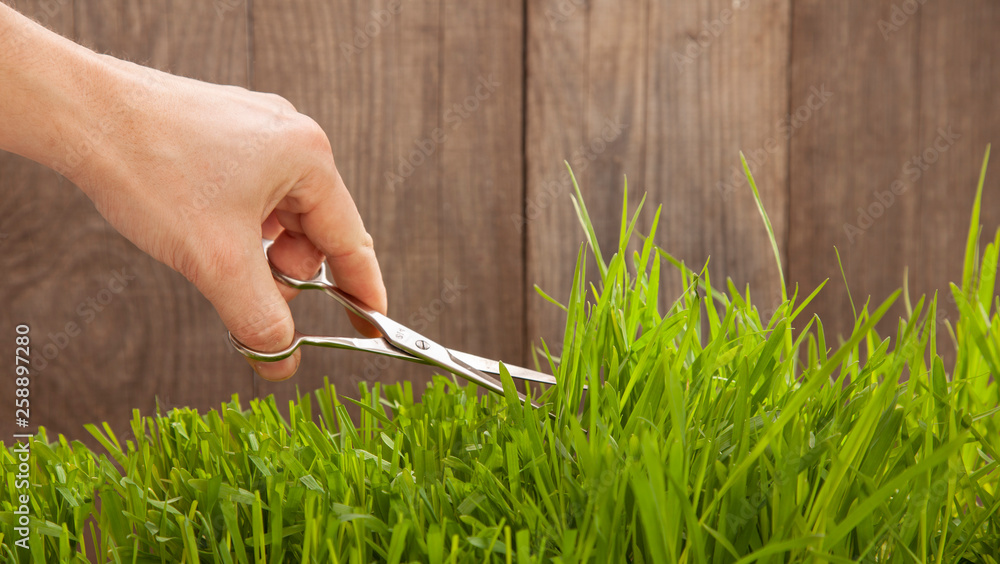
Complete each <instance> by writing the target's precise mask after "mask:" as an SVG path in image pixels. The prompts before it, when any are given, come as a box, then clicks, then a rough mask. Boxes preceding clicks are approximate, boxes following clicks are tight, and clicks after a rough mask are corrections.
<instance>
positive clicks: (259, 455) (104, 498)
mask: <svg viewBox="0 0 1000 564" xmlns="http://www.w3.org/2000/svg"><path fill="white" fill-rule="evenodd" d="M987 156H988V155H987ZM747 173H748V177H749V170H748V171H747ZM984 174H985V163H984ZM982 184H983V183H982V181H980V184H979V187H978V189H977V196H976V201H975V206H974V210H973V214H972V225H971V226H970V230H969V240H968V241H969V242H968V245H967V248H966V262H965V267H964V271H963V272H962V283H961V286H955V285H953V286H952V288H951V292H952V294H953V296H954V297H955V300H956V302H957V303H958V307H959V311H960V314H961V316H960V318H959V320H958V322H957V323H956V324H955V326H954V327H953V328H951V329H952V335H953V338H954V340H955V342H956V344H957V355H956V360H955V362H954V364H953V365H952V366H951V367H950V370H948V369H946V367H945V366H944V361H943V359H942V357H941V356H939V355H938V353H937V349H936V346H937V345H936V343H937V340H938V339H937V331H938V324H937V321H936V312H937V309H938V301H937V300H938V296H937V295H934V296H932V297H930V298H920V299H919V300H917V301H916V302H911V301H910V299H909V296H908V295H907V296H904V299H905V301H906V304H907V308H906V311H907V317H906V318H904V319H900V320H899V323H898V325H897V330H896V334H895V335H894V336H893V337H892V338H887V337H883V336H881V335H879V334H878V333H877V332H876V330H875V326H876V324H877V323H878V321H879V320H880V319H881V318H882V317H883V316H884V315H885V313H886V311H887V310H888V308H889V307H890V306H891V305H892V304H893V303H894V301H895V300H896V299H897V298H898V297H899V295H900V293H899V292H897V293H895V294H893V295H892V296H891V297H890V298H889V299H888V300H886V301H884V302H882V303H879V304H874V303H871V302H870V301H869V302H868V303H860V302H859V303H858V307H857V309H856V310H855V325H854V327H853V330H852V331H851V332H850V334H848V335H845V336H844V337H843V338H842V339H841V340H840V341H838V342H840V343H841V344H840V345H839V346H832V345H831V344H830V342H831V339H829V337H828V336H827V335H826V333H825V331H824V329H823V324H822V322H821V321H820V320H819V319H817V318H815V317H813V318H809V319H805V318H802V317H801V314H802V312H803V311H804V308H805V307H806V305H807V304H808V302H809V301H811V300H812V299H813V298H814V297H815V295H816V292H817V291H818V290H819V289H818V288H817V289H816V290H815V291H813V292H811V293H810V294H809V295H808V296H807V297H806V298H805V299H801V300H800V299H799V295H798V290H797V289H796V290H795V292H793V294H792V296H791V297H789V296H788V293H787V290H786V289H785V288H784V285H782V296H783V299H784V302H783V303H782V305H781V306H780V307H779V308H778V309H777V311H776V312H775V313H774V314H773V316H772V317H771V318H770V319H765V318H763V317H762V316H761V312H760V311H758V310H757V308H755V307H754V306H753V305H752V302H751V300H750V296H749V293H748V292H747V293H744V294H741V293H740V292H739V291H738V290H737V288H736V287H735V286H734V285H733V284H732V283H731V282H728V283H727V284H726V285H724V286H723V287H715V286H713V285H712V281H711V278H710V276H709V275H708V272H707V270H706V269H703V270H701V271H694V270H691V269H689V268H688V267H687V266H685V265H684V264H683V263H682V262H680V261H678V260H676V259H675V258H673V257H671V256H670V255H669V254H668V253H666V252H665V251H663V250H662V249H660V248H658V247H656V246H655V245H654V244H653V242H652V239H651V238H649V237H641V236H638V235H637V234H636V232H635V230H634V229H635V225H636V221H637V218H638V217H639V210H636V211H635V212H633V213H632V214H631V218H630V217H629V213H628V202H627V200H624V201H623V207H624V211H623V214H622V221H621V229H620V231H619V233H620V240H619V242H618V247H617V249H616V252H615V253H614V254H613V255H610V256H607V257H605V256H602V255H601V251H600V249H599V247H598V245H597V238H596V235H595V233H594V231H593V226H592V224H591V222H590V220H589V217H588V215H587V210H586V206H585V205H584V204H583V199H582V195H581V194H580V190H579V187H578V186H577V185H576V183H575V180H574V189H575V193H576V197H575V198H574V204H575V205H576V209H577V211H578V213H579V215H580V220H581V224H582V225H583V226H584V231H585V234H586V239H587V242H588V245H587V246H588V247H589V248H590V251H591V253H592V255H593V256H592V259H591V260H594V261H595V262H596V263H597V264H598V269H599V271H600V276H601V279H600V280H599V281H598V283H597V284H596V285H592V284H588V283H587V281H586V279H585V273H586V271H587V270H586V263H587V260H588V258H587V255H586V248H585V247H581V250H580V255H579V259H578V264H577V269H576V272H575V276H574V279H573V286H572V289H571V292H570V296H569V300H568V301H567V302H566V303H565V304H557V305H559V307H561V308H563V309H564V310H565V312H566V315H567V325H566V331H565V334H564V340H563V343H562V347H561V351H560V354H559V356H558V357H557V356H554V355H553V354H551V351H550V350H549V348H548V347H547V346H544V345H543V353H544V355H545V357H546V360H548V362H549V364H550V365H551V366H552V367H553V370H554V371H555V374H556V376H557V378H558V380H559V382H560V384H559V385H558V386H556V387H552V388H549V389H547V390H545V391H544V392H543V393H542V394H541V396H540V397H539V398H535V399H536V400H537V401H538V402H540V403H542V404H544V407H543V408H541V409H536V408H533V407H531V406H530V405H522V404H521V403H520V402H519V401H518V399H517V395H516V393H515V390H514V388H513V384H512V382H511V380H510V377H509V374H507V373H504V374H503V375H502V380H503V382H504V388H505V392H506V393H505V394H504V395H487V396H484V397H481V396H480V394H478V393H477V390H476V389H475V388H474V387H460V386H458V385H457V384H456V383H455V381H454V379H452V378H446V377H435V379H434V381H433V383H432V384H431V385H430V386H429V387H428V388H427V389H426V390H425V391H424V392H423V394H422V397H421V398H420V399H419V400H418V399H415V397H414V391H413V390H412V388H411V386H410V384H409V383H402V384H395V385H391V386H382V385H380V384H378V383H375V384H374V385H373V386H372V387H369V386H368V385H366V384H362V385H361V386H360V389H359V394H358V399H356V400H351V401H352V402H353V403H354V404H356V405H358V406H359V407H360V409H361V413H362V415H361V418H360V420H359V421H357V422H356V421H352V420H351V418H350V417H349V416H348V413H347V410H346V409H345V406H344V405H343V404H342V403H341V400H340V396H339V395H338V393H337V390H336V389H335V388H334V386H333V385H332V384H330V383H329V381H326V382H325V383H324V386H323V387H322V388H320V389H318V390H316V391H314V392H313V393H311V394H304V395H301V396H300V397H299V398H298V400H297V401H295V402H291V403H290V404H289V406H288V415H287V416H285V415H283V414H282V413H281V412H280V411H279V409H278V406H277V405H276V402H275V401H274V399H273V398H272V397H269V398H265V399H260V400H253V401H251V402H250V403H249V405H248V406H246V407H244V406H243V405H242V404H241V403H240V401H239V399H238V398H237V397H235V396H234V397H233V398H232V401H230V402H228V403H225V404H223V405H221V406H220V407H219V408H218V409H215V410H210V411H209V412H207V413H198V412H196V411H194V410H191V409H183V408H182V409H174V410H172V411H170V412H168V413H165V414H161V413H157V414H155V415H151V416H143V415H142V414H140V413H138V412H136V413H135V416H134V418H133V420H132V433H131V435H132V436H134V437H135V438H134V439H130V440H127V441H124V444H123V443H122V442H121V441H119V439H118V438H116V437H115V434H114V432H113V431H112V429H111V428H110V427H108V426H107V425H104V426H101V427H98V426H88V430H89V431H90V432H91V433H92V434H93V435H94V436H95V437H96V439H97V440H98V442H99V443H100V444H101V445H102V447H103V449H104V451H105V452H100V453H98V452H93V451H91V450H90V449H88V448H87V447H86V446H85V445H83V444H81V443H79V442H73V443H69V442H68V441H67V440H66V439H65V438H64V437H62V436H59V437H56V438H53V437H49V436H48V434H47V433H46V431H45V430H44V429H42V430H40V431H39V433H38V434H37V436H35V437H34V438H33V439H31V449H32V451H31V452H32V455H31V456H32V458H31V465H32V476H31V486H30V497H31V504H30V514H31V515H30V520H31V528H32V536H31V546H32V552H31V553H29V551H27V550H23V549H19V548H16V547H14V545H13V539H15V538H17V536H16V531H15V529H14V526H15V523H16V517H17V516H16V515H15V514H14V510H15V509H16V506H15V504H14V503H13V500H14V499H15V497H14V495H15V494H16V493H18V490H17V489H16V488H15V483H16V481H15V475H16V472H17V460H16V455H15V453H14V451H13V445H6V446H4V445H3V444H2V443H0V447H3V448H0V459H2V469H0V479H2V484H0V487H2V488H3V489H4V491H5V495H4V496H3V498H2V501H0V536H2V539H0V540H2V548H0V558H2V559H3V560H4V561H13V562H43V561H56V560H61V561H74V562H84V561H86V556H85V554H87V553H88V552H89V553H91V554H96V555H98V559H99V561H102V562H103V561H113V562H187V563H192V562H195V561H198V562H213V563H225V564H229V563H243V564H246V563H251V562H253V563H261V564H264V563H279V562H338V563H348V562H352V563H360V562H391V563H397V562H411V561H420V562H431V563H444V562H504V563H515V562H516V563H517V564H525V563H530V562H542V561H557V562H564V563H569V562H625V561H629V562H690V563H710V562H711V563H717V562H718V563H731V562H739V563H749V562H769V563H777V562H782V563H784V562H817V561H819V562H835V563H842V562H854V561H859V560H860V561H862V562H945V563H961V562H986V563H996V562H998V554H1000V550H998V547H1000V514H998V509H1000V495H998V476H1000V472H998V468H997V464H998V462H997V460H998V457H997V453H998V452H1000V407H998V405H1000V389H998V386H997V384H996V381H995V379H994V378H995V375H996V374H998V370H1000V315H998V309H997V305H998V301H997V299H996V298H995V294H994V285H995V281H996V269H997V261H998V248H1000V232H998V234H997V236H996V237H995V238H994V240H993V241H992V242H991V243H989V244H988V245H987V246H986V248H985V249H983V250H980V247H979V234H980V231H981V229H980V226H979V208H980V204H981V193H982ZM751 186H752V187H753V190H754V199H755V201H756V202H757V205H758V209H759V210H760V213H761V216H762V218H763V219H764V223H765V227H766V228H767V230H768V235H769V237H770V239H771V242H772V247H773V248H774V250H775V258H776V260H777V261H778V267H779V269H780V268H781V264H780V255H779V254H778V252H777V245H776V243H775V241H774V234H773V230H772V229H771V227H770V223H769V221H768V219H767V214H766V213H765V212H764V208H763V205H762V204H761V201H760V196H759V193H758V192H757V189H756V185H755V184H754V183H753V181H752V179H751ZM641 207H642V205H641V204H640V205H639V208H640V209H641ZM658 219H659V211H657V212H656V214H655V216H654V221H653V226H652V229H651V231H653V232H655V224H656V221H658ZM630 242H637V243H638V245H637V246H630ZM629 249H637V250H632V251H630V250H629ZM664 265H666V266H668V267H669V266H672V267H675V268H676V270H677V276H679V278H680V280H681V282H682V285H683V291H682V292H681V294H680V295H679V296H662V297H661V296H660V286H661V284H660V280H661V275H662V273H661V268H662V266H664ZM543 295H544V294H543ZM546 298H547V299H548V300H549V301H552V302H553V303H555V300H552V299H551V298H548V297H547V296H546ZM853 307H855V305H854V301H853V300H852V308H853ZM904 376H905V377H904ZM585 386H587V389H586V390H585V388H584V387H585Z"/></svg>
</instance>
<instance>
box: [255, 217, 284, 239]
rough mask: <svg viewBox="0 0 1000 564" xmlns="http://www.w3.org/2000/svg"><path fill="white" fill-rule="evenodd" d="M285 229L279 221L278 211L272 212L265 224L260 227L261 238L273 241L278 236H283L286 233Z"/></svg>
mask: <svg viewBox="0 0 1000 564" xmlns="http://www.w3.org/2000/svg"><path fill="white" fill-rule="evenodd" d="M284 229H285V228H284V227H282V226H281V222H280V221H279V219H278V212H277V211H273V212H271V214H270V215H268V216H267V219H265V220H264V223H262V224H261V226H260V232H261V236H262V237H263V238H265V239H270V240H272V241H274V240H275V239H277V238H278V235H281V232H282V231H284Z"/></svg>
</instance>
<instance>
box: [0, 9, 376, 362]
mask: <svg viewBox="0 0 1000 564" xmlns="http://www.w3.org/2000/svg"><path fill="white" fill-rule="evenodd" d="M0 47H2V48H3V49H2V52H3V53H4V56H3V57H0V84H3V85H4V90H3V93H2V94H0V122H2V123H4V127H2V128H0V149H3V150H6V151H11V152H14V153H17V154H20V155H22V156H25V157H28V158H30V159H33V160H35V161H38V162H40V163H42V164H44V165H46V166H48V167H50V168H53V169H55V170H56V171H58V172H60V173H62V174H63V175H64V176H66V177H67V178H69V179H70V180H71V181H73V182H74V183H75V184H76V185H77V186H79V187H80V188H81V189H82V190H83V191H84V192H85V193H86V194H87V195H88V196H89V197H90V198H91V200H93V202H94V204H95V205H96V206H97V209H98V211H100V212H101V214H102V215H103V216H104V217H105V218H106V219H107V220H108V221H109V222H110V223H111V224H112V225H113V226H114V227H115V228H116V229H118V231H119V232H121V233H122V234H123V235H124V236H125V237H127V238H128V239H129V240H131V241H132V242H133V243H135V244H136V245H137V246H138V247H139V248H140V249H142V250H144V251H146V252H147V253H149V254H150V255H152V256H153V257H154V258H156V259H158V260H160V261H161V262H163V263H165V264H167V265H168V266H170V267H171V268H173V269H174V270H177V271H178V272H180V273H181V274H183V275H184V276H185V277H187V279H188V280H190V281H191V282H193V283H194V284H195V286H197V287H198V289H199V290H200V291H201V292H202V294H204V295H205V297H207V298H208V299H209V301H211V302H212V304H213V305H214V306H215V309H216V310H217V311H218V313H219V316H220V317H221V318H222V321H223V322H224V323H225V325H226V327H228V328H229V330H230V331H231V332H232V334H233V335H234V336H235V337H236V338H237V339H239V340H240V341H241V342H243V343H244V344H246V345H247V346H249V347H251V348H254V349H258V350H260V351H264V352H271V351H276V350H279V349H282V348H285V347H286V346H287V345H289V344H290V343H291V341H292V337H293V333H294V323H293V321H292V316H291V312H290V310H289V309H288V305H287V303H286V300H290V299H291V298H292V297H294V295H295V291H293V290H291V289H290V288H287V287H285V286H283V285H278V284H277V283H276V282H275V281H274V279H273V278H272V277H271V271H270V268H269V266H268V264H267V260H266V258H265V257H264V254H263V251H262V247H261V237H266V238H268V239H274V240H275V243H274V245H273V246H272V247H271V250H270V256H271V260H272V261H273V262H274V264H275V266H277V267H278V268H279V269H281V270H282V271H283V272H285V273H287V274H289V275H291V276H295V277H299V278H306V277H310V276H312V275H313V274H315V272H316V270H317V269H318V267H319V265H320V263H321V261H322V260H323V258H324V257H325V258H326V259H327V261H328V262H329V264H330V271H331V273H332V275H333V277H334V280H335V281H336V283H337V284H338V285H339V286H340V287H341V288H343V289H344V290H345V291H346V292H348V293H350V294H352V295H354V296H355V297H357V298H358V299H360V300H361V301H363V302H365V303H366V304H367V305H369V306H370V307H372V308H374V309H376V310H379V311H381V312H385V310H386V295H385V287H384V285H383V283H382V275H381V273H380V271H379V266H378V262H377V261H376V258H375V252H374V250H373V247H372V239H371V237H370V236H369V235H368V233H367V232H366V231H365V228H364V225H363V223H362V221H361V217H360V215H359V214H358V210H357V208H356V207H355V205H354V202H353V200H352V199H351V196H350V194H348V192H347V188H346V187H345V185H344V181H343V180H342V179H341V177H340V174H339V173H338V172H337V167H336V165H335V164H334V161H333V154H332V152H331V149H330V142H329V140H328V139H327V137H326V135H325V134H324V133H323V131H322V129H320V127H319V126H318V125H317V124H316V123H315V122H314V121H313V120H311V119H310V118H308V117H306V116H304V115H302V114H300V113H298V112H296V111H295V108H294V107H292V105H291V104H290V103H289V102H288V101H286V100H284V99H283V98H281V97H279V96H275V95H273V94H260V93H256V92H250V91H248V90H245V89H243V88H238V87H235V86H218V85H214V84H207V83H204V82H199V81H196V80H191V79H187V78H182V77H177V76H173V75H170V74H166V73H162V72H159V71H155V70H152V69H148V68H145V67H141V66H138V65H134V64H132V63H128V62H124V61H120V60H118V59H114V58H112V57H107V56H102V55H97V54H95V53H94V52H92V51H90V50H88V49H85V48H84V47H81V46H79V45H77V44H75V43H73V42H71V41H69V40H67V39H65V38H62V37H60V36H58V35H56V34H54V33H52V32H51V31H49V30H47V29H45V28H43V27H42V26H40V25H38V24H37V23H35V22H33V21H31V20H29V19H27V18H25V17H23V16H21V15H20V14H18V13H17V12H15V11H14V10H12V9H11V8H9V7H7V6H5V5H4V4H2V3H0ZM352 322H353V323H354V325H355V327H356V328H358V329H359V330H360V331H361V332H363V333H366V334H369V335H373V334H374V328H372V327H370V326H368V325H367V324H366V323H365V322H364V321H362V320H361V319H359V318H357V317H354V316H352ZM299 360H300V353H298V352H296V353H295V355H293V356H292V357H290V358H287V359H285V360H282V361H279V362H275V363H256V364H255V363H253V362H251V364H254V368H255V370H257V373H258V374H260V375H261V376H263V377H264V378H267V379H271V380H280V379H284V378H287V377H290V376H292V374H294V373H295V370H296V369H297V368H298V364H299Z"/></svg>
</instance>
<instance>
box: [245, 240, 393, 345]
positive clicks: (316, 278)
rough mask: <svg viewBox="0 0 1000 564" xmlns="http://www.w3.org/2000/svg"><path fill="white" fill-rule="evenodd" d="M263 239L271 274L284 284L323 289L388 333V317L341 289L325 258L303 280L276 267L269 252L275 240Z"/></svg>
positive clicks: (341, 303) (301, 287) (309, 288)
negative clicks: (314, 271)
mask: <svg viewBox="0 0 1000 564" xmlns="http://www.w3.org/2000/svg"><path fill="white" fill-rule="evenodd" d="M261 241H262V243H263V246H264V256H266V257H267V264H268V266H270V267H271V275H272V276H273V277H274V279H275V280H277V281H279V282H281V283H282V284H284V285H285V286H288V287H289V288H295V289H296V290H322V291H323V292H325V293H326V294H327V295H328V296H330V297H331V298H333V299H335V300H337V302H338V303H340V305H342V306H344V307H345V308H347V309H348V310H350V311H351V312H352V313H354V314H355V315H357V316H358V317H360V318H361V319H364V320H365V321H367V322H368V323H370V324H371V325H372V326H373V327H375V328H376V329H378V330H379V331H380V332H381V333H382V334H383V335H386V332H387V326H386V323H385V321H386V320H387V318H386V317H385V316H384V315H382V314H381V313H380V312H378V311H376V310H374V309H372V308H370V307H368V306H367V305H366V304H365V303H364V302H362V301H361V300H359V299H357V298H355V297H354V296H352V295H350V294H348V293H347V292H345V291H343V290H341V289H340V288H338V287H337V286H336V285H334V283H333V281H332V280H330V276H329V270H328V268H329V265H327V263H326V261H325V260H324V261H323V262H322V263H320V266H319V270H318V271H316V274H314V275H313V277H312V278H309V279H308V280H301V279H299V278H295V277H292V276H289V275H287V274H285V273H284V272H282V271H280V270H278V267H276V266H275V265H274V263H273V262H271V257H270V255H268V254H267V253H268V250H269V249H270V248H271V245H273V244H274V241H273V240H271V239H262V240H261Z"/></svg>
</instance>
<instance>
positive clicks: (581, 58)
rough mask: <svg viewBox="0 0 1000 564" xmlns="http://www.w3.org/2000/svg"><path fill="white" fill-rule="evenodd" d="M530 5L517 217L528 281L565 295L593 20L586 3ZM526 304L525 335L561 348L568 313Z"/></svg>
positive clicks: (575, 244)
mask: <svg viewBox="0 0 1000 564" xmlns="http://www.w3.org/2000/svg"><path fill="white" fill-rule="evenodd" d="M527 8H528V9H527V22H525V23H526V25H527V34H526V46H525V49H526V56H527V63H526V64H527V76H526V79H525V80H526V83H525V97H526V104H525V112H526V115H525V128H526V129H525V203H524V209H523V211H522V213H520V214H516V215H514V216H513V217H512V221H514V222H515V224H516V225H517V227H518V228H519V229H520V230H522V231H524V233H525V237H526V246H527V248H526V253H525V258H526V264H525V278H526V280H525V281H526V284H525V286H526V288H532V285H534V284H537V285H538V286H539V287H540V288H541V289H543V290H544V291H545V292H547V293H548V294H549V295H551V296H553V297H555V298H557V299H559V300H561V301H565V299H566V297H567V296H568V295H569V290H570V284H568V283H567V280H569V281H572V277H573V268H574V265H575V261H576V257H577V251H578V249H579V243H580V241H582V237H580V233H581V231H580V230H579V227H578V224H577V222H576V218H575V215H574V214H573V211H572V206H571V205H570V203H569V194H571V193H572V187H571V185H570V181H569V178H568V175H567V174H566V172H565V170H566V169H565V167H564V165H563V160H570V159H571V156H572V154H573V152H574V151H577V150H578V149H579V147H581V146H583V145H584V143H585V140H586V139H587V129H586V125H585V122H584V116H585V115H586V108H587V91H588V82H587V75H586V73H585V72H584V71H583V70H582V69H584V68H585V67H586V58H585V57H586V45H587V43H588V40H587V29H588V23H589V20H590V19H589V17H588V12H587V8H586V6H582V5H579V4H573V3H561V2H558V1H557V0H546V1H539V0H528V3H527ZM585 162H588V163H589V162H590V161H589V160H585ZM576 166H577V168H578V169H579V168H580V166H579V165H576ZM580 172H583V171H580ZM587 188H588V192H587V193H588V195H589V194H590V193H591V192H590V190H589V188H590V187H589V186H588V187H587ZM526 304H527V308H526V313H525V317H526V320H527V335H526V337H527V339H528V340H529V342H531V343H534V344H535V345H537V344H538V343H539V341H540V340H544V341H545V342H546V343H547V344H548V345H549V347H550V348H551V349H552V350H553V353H554V354H558V351H559V350H561V348H562V327H563V326H564V325H565V319H566V317H565V315H564V314H562V312H561V311H560V310H558V309H557V308H555V307H553V306H552V305H550V304H548V303H547V302H545V301H544V300H542V299H541V298H540V297H539V296H538V295H537V294H536V293H535V292H531V293H530V294H529V295H528V296H527V297H526Z"/></svg>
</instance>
